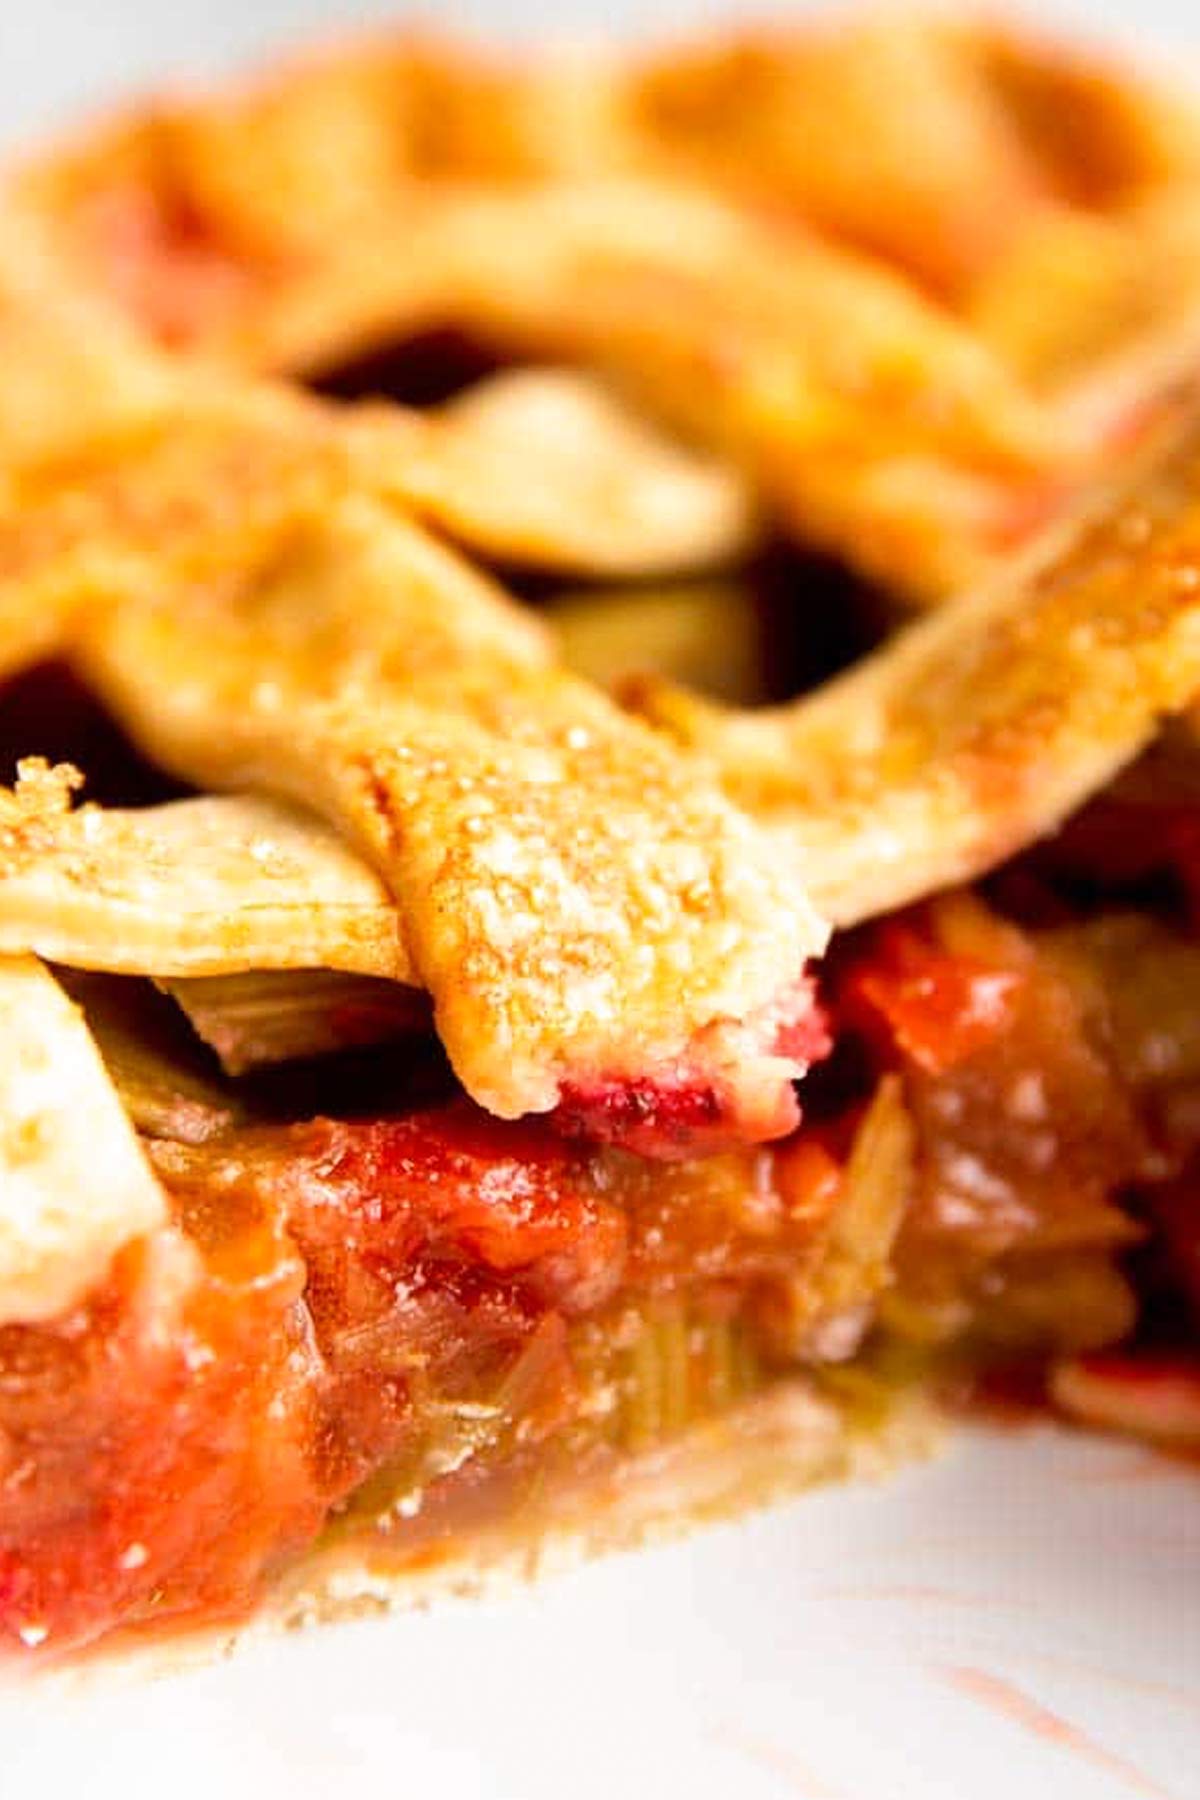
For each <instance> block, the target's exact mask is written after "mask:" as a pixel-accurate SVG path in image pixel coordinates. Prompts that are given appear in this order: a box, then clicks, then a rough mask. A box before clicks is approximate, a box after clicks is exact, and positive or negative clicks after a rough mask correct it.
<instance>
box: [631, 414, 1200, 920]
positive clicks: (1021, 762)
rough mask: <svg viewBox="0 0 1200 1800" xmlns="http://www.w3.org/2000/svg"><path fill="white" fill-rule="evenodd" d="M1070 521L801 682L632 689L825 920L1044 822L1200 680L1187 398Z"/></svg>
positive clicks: (854, 911)
mask: <svg viewBox="0 0 1200 1800" xmlns="http://www.w3.org/2000/svg"><path fill="white" fill-rule="evenodd" d="M1178 405H1179V408H1180V411H1181V413H1182V417H1181V418H1180V419H1177V420H1175V421H1173V422H1172V424H1171V425H1170V426H1169V427H1167V428H1165V429H1164V430H1163V432H1162V434H1161V436H1160V441H1159V443H1158V444H1156V445H1155V446H1154V447H1153V448H1152V449H1151V450H1150V451H1148V452H1146V453H1144V454H1143V456H1142V458H1141V460H1140V464H1139V466H1137V467H1136V468H1135V469H1134V470H1133V471H1132V472H1131V473H1130V474H1129V475H1128V476H1127V477H1126V478H1125V479H1124V480H1123V481H1122V482H1121V483H1120V484H1119V485H1118V486H1117V487H1116V488H1115V489H1114V490H1113V491H1112V492H1111V493H1108V494H1106V495H1103V496H1101V497H1099V498H1098V499H1096V500H1095V501H1094V502H1093V503H1092V505H1091V507H1090V509H1089V511H1088V512H1087V514H1086V515H1085V516H1084V518H1083V519H1082V520H1080V521H1073V522H1071V523H1070V524H1068V525H1065V526H1062V527H1059V528H1058V529H1057V530H1056V532H1055V534H1054V536H1053V539H1052V540H1051V541H1049V542H1048V543H1046V544H1045V545H1044V546H1043V547H1042V548H1041V549H1040V550H1039V551H1037V552H1036V553H1034V554H1032V555H1031V556H1030V557H1029V558H1027V559H1026V561H1025V563H1024V565H1022V566H1018V567H1014V568H1013V569H1012V570H1010V571H1009V572H1007V573H1005V574H1004V575H1001V576H999V577H997V578H996V579H995V580H993V581H992V582H991V583H989V584H987V585H985V586H984V587H982V588H981V589H980V591H979V592H978V593H976V594H975V595H973V596H970V597H968V598H965V599H963V600H960V601H957V602H956V603H954V604H953V605H951V606H949V607H946V608H943V609H942V611H941V612H940V613H939V614H938V615H937V616H936V617H934V618H931V619H928V620H925V621H922V622H921V624H919V625H917V626H914V627H912V628H910V629H909V631H908V632H906V633H905V634H903V635H902V636H901V637H899V638H897V639H895V640H894V641H893V642H892V643H891V644H890V645H888V646H886V647H885V648H884V649H883V650H881V651H879V652H877V653H876V654H875V655H874V656H872V657H869V658H868V659H867V660H866V661H865V662H862V663H860V664H859V665H858V666H857V667H856V668H855V669H853V670H852V671H851V672H850V673H849V674H847V675H845V676H843V677H842V678H841V679H839V680H838V681H835V682H833V683H831V684H830V685H829V686H827V687H826V688H825V689H823V690H822V691H821V692H820V693H819V694H817V695H816V696H815V697H813V698H812V699H808V700H801V701H798V702H796V703H794V704H793V705H791V706H788V707H782V708H777V709H775V710H774V711H760V712H758V713H755V714H745V713H743V714H737V713H733V712H722V711H721V710H720V709H718V708H717V707H714V706H711V705H709V704H707V703H706V702H703V701H701V700H699V699H696V698H694V697H692V696H690V695H687V694H684V693H681V692H678V691H674V690H671V689H670V688H668V687H666V686H665V685H661V684H654V683H648V684H645V685H644V686H643V687H642V689H641V691H640V694H639V696H638V698H639V700H640V704H641V705H642V707H643V708H644V710H645V711H646V713H647V715H648V716H649V717H651V718H652V719H653V720H654V721H655V723H657V724H658V725H660V726H662V727H664V728H666V729H669V730H672V731H674V732H675V733H676V734H677V736H678V737H679V738H680V740H681V741H683V742H685V743H686V744H687V745H688V746H689V747H690V748H692V749H695V750H700V751H702V752H703V753H704V754H705V755H706V757H707V758H708V760H709V762H710V765H711V766H712V767H714V768H715V769H717V770H718V771H719V772H720V774H721V776H722V778H723V781H724V785H725V788H726V791H727V792H728V793H729V794H730V795H731V796H732V797H733V798H734V799H735V800H736V801H737V802H738V803H739V804H740V805H741V806H744V807H745V808H746V809H747V810H748V811H750V812H751V813H753V815H754V816H755V817H756V818H757V819H758V820H759V821H760V822H761V823H763V824H764V825H766V826H768V828H770V829H771V830H772V831H774V832H776V833H777V834H778V836H779V838H780V841H781V842H783V843H787V844H788V845H789V846H791V847H792V848H793V849H794V850H796V851H799V852H800V853H801V854H802V855H803V856H804V859H805V867H806V869H807V871H808V878H809V880H810V883H811V884H812V888H813V892H814V893H815V895H816V897H817V899H818V902H819V903H820V904H821V905H822V906H823V907H824V908H825V909H826V911H827V912H828V913H829V915H830V917H831V918H832V919H833V920H834V922H835V923H836V924H850V923H853V922H854V921H855V920H857V919H861V918H864V917H869V916H872V915H875V914H878V913H882V912H885V911H888V910H890V909H891V908H893V907H895V906H898V905H901V904H903V903H904V902H905V901H907V900H909V899H912V898H914V897H916V896H918V895H920V894H923V893H928V892H930V891H931V890H933V889H935V888H938V887H942V886H946V885H949V884H950V883H952V882H958V881H965V880H969V879H970V878H971V877H972V876H975V875H978V874H979V873H981V872H982V871H984V870H986V869H989V868H992V867H994V866H995V865H996V864H997V863H999V862H1001V861H1002V860H1004V859H1005V858H1006V857H1008V856H1011V855H1012V854H1014V853H1015V852H1016V851H1017V850H1019V849H1021V848H1023V847H1024V846H1025V845H1027V844H1029V843H1030V842H1032V841H1033V840H1034V839H1036V838H1037V837H1040V836H1042V835H1043V834H1045V833H1047V832H1049V831H1052V830H1053V829H1055V827H1057V826H1058V825H1059V824H1060V823H1061V822H1062V821H1063V820H1064V819H1065V818H1066V816H1067V815H1068V814H1069V813H1070V812H1071V811H1072V810H1074V808H1075V807H1077V806H1078V805H1079V804H1080V803H1081V802H1082V801H1083V800H1085V799H1086V798H1087V797H1088V796H1089V795H1090V794H1092V793H1094V792H1095V791H1096V790H1097V789H1098V788H1100V787H1101V786H1103V785H1104V783H1105V782H1106V781H1107V780H1109V779H1110V778H1111V777H1112V776H1113V775H1114V774H1115V773H1116V772H1117V770H1118V769H1120V768H1121V767H1122V766H1123V765H1124V764H1125V763H1126V762H1128V761H1130V760H1131V759H1132V758H1133V757H1134V756H1135V755H1136V754H1137V752H1138V751H1139V750H1141V749H1142V748H1144V747H1145V745H1146V744H1148V743H1149V742H1150V740H1151V739H1152V738H1153V736H1154V734H1155V732H1156V730H1157V728H1158V726H1159V723H1160V721H1161V720H1162V718H1163V717H1164V716H1165V715H1168V714H1170V713H1172V712H1177V711H1179V710H1180V709H1182V708H1184V707H1186V706H1187V705H1188V704H1189V702H1190V701H1191V700H1192V699H1193V698H1194V696H1195V695H1196V694H1197V692H1200V411H1198V403H1197V397H1196V392H1195V389H1194V388H1192V389H1190V390H1189V391H1188V392H1187V393H1186V395H1185V396H1182V397H1180V399H1179V401H1178Z"/></svg>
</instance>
